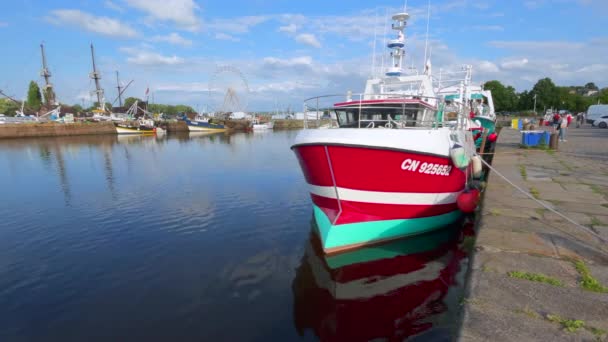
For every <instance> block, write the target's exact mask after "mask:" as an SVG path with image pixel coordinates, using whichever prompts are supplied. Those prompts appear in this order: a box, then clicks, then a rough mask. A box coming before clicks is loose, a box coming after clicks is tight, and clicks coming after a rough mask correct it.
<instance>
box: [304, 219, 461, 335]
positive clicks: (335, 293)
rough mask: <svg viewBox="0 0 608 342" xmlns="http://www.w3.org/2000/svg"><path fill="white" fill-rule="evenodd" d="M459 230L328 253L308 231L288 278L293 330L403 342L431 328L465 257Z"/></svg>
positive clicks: (444, 230) (444, 306) (441, 310)
mask: <svg viewBox="0 0 608 342" xmlns="http://www.w3.org/2000/svg"><path fill="white" fill-rule="evenodd" d="M459 236H460V231H459V230H458V229H442V230H437V231H434V232H431V233H427V234H424V235H420V236H415V237H411V238H408V239H402V240H396V241H393V242H391V243H388V244H384V245H378V246H372V247H366V248H363V249H359V250H355V251H352V252H347V253H343V254H338V255H333V256H327V255H324V253H323V249H322V247H321V242H320V241H319V239H318V237H317V235H316V234H314V233H311V238H310V239H309V242H308V244H307V247H306V251H305V255H304V257H303V259H302V263H301V265H300V267H299V268H298V269H297V272H296V277H295V279H294V281H293V284H292V289H293V294H294V302H295V304H294V322H295V325H296V329H297V330H298V332H299V333H300V334H301V335H303V334H304V330H306V329H312V330H313V331H314V333H315V335H316V336H317V337H318V338H319V339H321V340H322V341H369V340H374V339H383V340H384V339H386V340H389V341H393V340H395V341H397V340H398V341H402V340H403V339H405V338H406V337H409V336H414V335H419V334H421V333H423V332H425V331H428V330H430V329H431V328H432V327H433V326H434V322H436V321H438V318H437V317H438V316H440V315H441V314H442V313H444V312H446V310H447V306H446V304H444V297H445V296H446V294H447V292H448V288H449V287H450V286H452V285H454V284H455V277H456V274H457V273H458V272H459V270H460V262H461V260H462V259H463V258H464V256H465V253H464V252H463V251H462V250H460V249H459V243H458V240H459ZM434 318H435V319H434Z"/></svg>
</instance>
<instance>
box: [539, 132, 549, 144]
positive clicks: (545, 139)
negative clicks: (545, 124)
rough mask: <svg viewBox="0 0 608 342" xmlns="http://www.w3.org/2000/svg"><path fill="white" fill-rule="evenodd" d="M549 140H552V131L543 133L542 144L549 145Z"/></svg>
mask: <svg viewBox="0 0 608 342" xmlns="http://www.w3.org/2000/svg"><path fill="white" fill-rule="evenodd" d="M549 141H551V132H549V131H545V132H544V133H543V139H542V141H541V142H540V143H541V144H542V145H549Z"/></svg>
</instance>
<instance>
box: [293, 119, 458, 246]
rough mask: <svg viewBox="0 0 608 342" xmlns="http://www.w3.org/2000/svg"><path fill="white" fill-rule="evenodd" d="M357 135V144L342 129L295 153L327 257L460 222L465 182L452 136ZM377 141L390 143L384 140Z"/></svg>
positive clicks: (307, 140)
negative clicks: (452, 148)
mask: <svg viewBox="0 0 608 342" xmlns="http://www.w3.org/2000/svg"><path fill="white" fill-rule="evenodd" d="M357 131H359V132H361V133H362V134H359V136H360V138H359V139H355V137H356V136H357V134H352V132H346V134H343V133H344V132H345V130H344V129H338V130H317V131H307V132H303V133H304V135H305V136H304V137H303V138H300V139H298V138H296V144H294V146H293V147H292V149H293V150H294V152H295V154H296V156H297V158H298V161H299V163H300V166H301V168H302V171H303V173H304V177H305V178H306V181H307V183H308V184H309V187H310V196H311V199H312V202H313V211H314V217H315V221H316V223H317V227H318V233H319V235H320V237H321V242H322V245H323V249H324V250H325V252H326V253H334V252H339V251H343V250H348V249H352V248H356V247H361V246H365V245H369V244H374V243H380V242H383V241H388V240H392V239H397V238H401V237H405V236H410V235H416V234H421V233H424V232H428V231H431V230H434V229H438V228H441V227H443V226H445V225H448V224H450V223H453V222H455V221H457V220H458V219H459V218H460V217H461V216H462V213H461V212H460V211H459V210H458V206H457V203H456V201H457V198H458V195H459V194H460V193H461V192H462V191H463V190H464V188H465V183H466V176H465V173H464V172H463V171H461V170H460V169H458V168H456V167H455V166H454V165H453V163H452V160H451V158H450V155H449V151H450V146H451V144H452V142H451V141H450V140H449V135H450V134H453V132H450V131H449V130H411V131H410V130H408V131H404V130H391V131H386V132H377V131H376V132H374V131H373V130H365V129H357ZM364 131H368V132H367V133H371V136H370V134H367V133H365V132H364ZM324 132H329V133H328V134H329V135H327V134H325V133H324ZM334 132H335V133H334ZM311 133H312V135H317V136H319V139H316V140H318V143H313V141H314V140H315V138H314V137H313V138H311ZM395 133H396V134H397V135H395ZM379 134H388V135H389V137H387V139H384V140H382V139H378V137H377V135H379ZM332 135H334V136H333V137H332ZM336 135H342V137H339V136H336ZM390 135H394V136H393V137H392V138H393V139H391V137H390ZM365 136H367V140H369V142H370V144H368V145H366V144H365V141H366V138H365ZM397 136H400V138H401V140H400V141H399V140H398V139H394V138H395V137H397ZM423 136H425V137H426V139H425V140H424V141H422V140H421V138H422V137H423ZM429 138H430V139H429ZM465 138H466V137H464V136H463V140H464V139H465ZM357 140H358V141H360V142H362V143H357V142H356V141H357ZM298 141H299V143H298ZM383 141H392V143H383ZM408 141H409V143H408ZM395 142H396V143H395ZM421 143H424V144H426V146H422V145H421ZM372 144H373V145H372ZM382 145H384V146H382ZM393 145H395V146H393ZM397 145H401V146H403V148H401V149H400V148H397V147H396V146H397ZM407 147H410V148H409V149H408V148H407Z"/></svg>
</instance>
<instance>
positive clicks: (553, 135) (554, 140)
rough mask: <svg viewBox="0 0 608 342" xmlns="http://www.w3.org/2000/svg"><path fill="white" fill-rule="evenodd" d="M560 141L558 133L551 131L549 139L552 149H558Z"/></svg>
mask: <svg viewBox="0 0 608 342" xmlns="http://www.w3.org/2000/svg"><path fill="white" fill-rule="evenodd" d="M558 141H559V139H558V134H557V133H551V138H550V139H549V148H550V149H552V150H555V151H557V147H558V146H557V142H558Z"/></svg>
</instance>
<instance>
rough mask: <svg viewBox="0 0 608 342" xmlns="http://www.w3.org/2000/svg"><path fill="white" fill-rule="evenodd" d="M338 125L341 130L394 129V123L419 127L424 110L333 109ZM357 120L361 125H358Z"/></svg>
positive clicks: (396, 107) (379, 107) (382, 107)
mask: <svg viewBox="0 0 608 342" xmlns="http://www.w3.org/2000/svg"><path fill="white" fill-rule="evenodd" d="M334 112H335V114H336V118H337V119H338V125H339V126H340V127H342V128H358V127H363V128H365V127H369V128H373V127H385V128H394V127H395V122H398V123H401V124H402V125H403V126H406V127H414V126H417V125H420V120H421V118H422V117H423V113H424V112H425V110H424V109H418V108H404V107H401V106H395V107H387V106H378V107H361V108H359V107H350V108H334ZM359 118H360V119H361V124H360V125H359Z"/></svg>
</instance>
